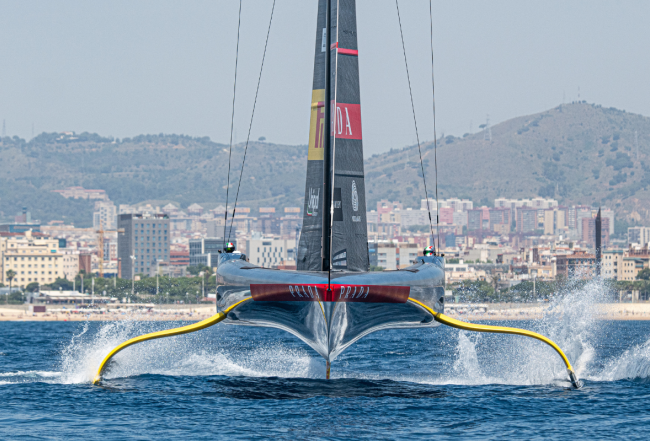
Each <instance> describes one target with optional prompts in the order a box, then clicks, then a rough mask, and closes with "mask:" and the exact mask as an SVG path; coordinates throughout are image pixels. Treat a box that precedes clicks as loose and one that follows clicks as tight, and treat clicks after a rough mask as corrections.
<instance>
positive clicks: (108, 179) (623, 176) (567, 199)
mask: <svg viewBox="0 0 650 441" xmlns="http://www.w3.org/2000/svg"><path fill="white" fill-rule="evenodd" d="M635 132H636V134H637V135H636V136H637V137H638V146H639V148H638V159H637V156H636V150H637V149H636V138H635ZM491 134H492V140H491V141H488V140H485V139H484V138H485V133H484V132H483V131H482V132H479V133H474V134H467V135H465V136H464V137H462V138H457V137H453V136H447V137H444V138H442V139H440V140H439V141H438V172H439V178H438V189H439V196H440V197H441V198H447V197H452V196H457V197H465V198H470V199H472V200H474V201H475V202H476V203H486V204H487V203H491V202H492V200H493V199H494V198H495V197H498V196H503V197H512V198H524V197H533V196H537V195H539V196H548V197H555V198H557V199H559V200H560V202H561V203H563V204H579V203H584V204H595V205H598V204H599V203H600V204H602V205H607V206H609V207H612V208H614V209H615V210H616V211H617V215H618V216H619V217H621V218H625V219H627V220H629V221H633V222H638V223H646V224H647V223H650V212H649V209H650V189H649V186H650V118H647V117H644V116H640V115H634V114H630V113H627V112H625V111H621V110H617V109H613V108H603V107H600V106H597V105H591V104H586V103H584V102H582V103H574V104H567V105H562V106H559V107H556V108H554V109H551V110H548V111H546V112H542V113H539V114H535V115H530V116H523V117H519V118H514V119H511V120H508V121H505V122H503V123H500V124H497V125H495V126H493V127H491ZM422 153H423V160H424V164H425V173H426V176H427V184H428V189H429V194H430V196H433V194H434V188H435V184H434V182H435V181H434V177H435V173H434V170H435V167H434V156H433V143H427V144H425V145H423V152H422ZM242 157H243V145H242V144H239V145H237V146H235V147H234V149H233V160H232V164H233V165H232V170H231V187H230V201H233V200H234V196H235V193H236V191H237V179H238V176H239V170H240V168H241V162H242ZM306 161H307V148H306V146H285V145H276V144H270V143H263V142H254V143H251V144H250V145H249V150H248V157H247V160H246V169H245V173H244V179H243V181H242V185H241V190H240V197H239V201H240V202H239V203H240V204H241V205H242V206H248V207H252V208H256V207H259V206H276V207H283V206H301V205H302V198H303V196H304V182H305V167H306ZM227 166H228V146H226V145H222V144H218V143H214V142H212V141H210V139H209V138H207V137H205V138H193V137H189V136H183V135H162V134H161V135H140V136H137V137H135V138H125V139H122V140H116V139H112V138H104V137H101V136H99V135H96V134H89V133H82V134H78V135H77V134H70V133H68V134H59V133H51V134H47V133H43V134H41V135H39V136H37V137H35V138H34V139H32V140H31V141H29V142H26V141H25V140H23V139H20V138H18V137H14V138H8V137H6V138H2V139H1V140H0V218H2V219H3V220H5V221H6V220H12V219H13V216H14V215H15V214H16V213H17V212H19V211H20V210H21V208H22V207H23V206H27V207H28V209H29V210H30V211H31V212H32V215H33V217H34V218H37V219H41V220H42V221H49V220H52V219H62V220H66V221H72V222H74V223H75V225H78V226H86V225H89V224H90V223H91V213H92V205H93V204H92V203H90V202H87V201H79V200H76V201H75V200H67V199H65V198H63V197H62V196H60V195H58V194H54V193H51V190H56V189H62V188H64V187H68V186H83V187H85V188H90V189H104V190H106V191H107V193H108V195H109V197H110V198H111V200H113V201H115V203H116V204H124V203H128V204H133V203H137V202H141V201H144V200H164V201H176V202H178V203H180V205H181V206H182V207H187V206H188V205H190V204H191V203H193V202H198V203H200V204H205V205H206V206H214V205H216V204H217V203H223V202H224V201H225V191H226V190H225V189H226V182H227ZM366 176H367V184H366V187H367V192H368V195H367V196H368V208H369V209H372V208H374V207H375V203H376V202H377V201H378V200H380V199H390V200H401V201H402V202H403V203H404V204H405V205H406V206H411V207H418V206H419V205H420V199H421V198H423V197H424V191H423V185H422V179H421V172H420V163H419V156H418V152H417V146H411V147H406V148H402V149H392V150H391V151H389V152H387V153H384V154H381V155H374V156H372V157H370V158H368V159H367V160H366Z"/></svg>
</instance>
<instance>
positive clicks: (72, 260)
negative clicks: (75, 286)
mask: <svg viewBox="0 0 650 441" xmlns="http://www.w3.org/2000/svg"><path fill="white" fill-rule="evenodd" d="M61 251H63V268H62V269H63V277H64V278H65V279H68V280H74V278H75V277H77V274H79V252H78V251H76V250H74V251H72V250H65V249H63V250H61Z"/></svg>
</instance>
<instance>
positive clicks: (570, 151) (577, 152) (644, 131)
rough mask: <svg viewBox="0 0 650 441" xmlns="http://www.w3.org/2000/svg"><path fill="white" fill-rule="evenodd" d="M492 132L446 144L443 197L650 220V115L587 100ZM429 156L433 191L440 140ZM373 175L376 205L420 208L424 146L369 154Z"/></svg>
mask: <svg viewBox="0 0 650 441" xmlns="http://www.w3.org/2000/svg"><path fill="white" fill-rule="evenodd" d="M491 132H492V140H491V141H489V140H485V135H486V133H485V132H484V131H481V132H479V133H474V134H467V135H465V136H463V137H462V138H457V137H453V136H447V137H445V138H442V139H440V140H439V141H438V173H439V176H438V193H439V197H440V198H448V197H453V196H456V197H465V198H469V199H472V200H473V201H475V202H477V203H484V204H487V203H488V201H489V202H490V203H492V202H493V199H494V198H495V197H499V196H502V197H509V198H527V197H531V196H545V197H554V198H557V199H558V200H559V201H560V203H561V204H592V205H599V204H602V205H606V206H609V207H611V208H614V209H615V210H616V212H617V215H618V216H619V217H620V218H624V219H627V220H629V221H635V222H640V223H648V222H649V221H650V213H649V209H650V191H649V188H650V118H647V117H644V116H641V115H635V114H630V113H627V112H625V111H622V110H617V109H614V108H603V107H601V106H597V105H591V104H587V103H584V102H582V103H574V104H566V105H561V106H558V107H556V108H554V109H551V110H548V111H546V112H542V113H538V114H535V115H529V116H522V117H519V118H514V119H511V120H508V121H505V122H503V123H500V124H497V125H495V126H493V127H491ZM635 133H636V137H635ZM637 137H638V146H639V148H638V159H637V157H636V150H637V149H636V139H637ZM422 153H423V162H424V164H425V173H426V176H427V186H428V190H429V195H430V196H431V195H432V194H433V193H434V188H435V181H434V178H435V172H434V171H435V166H434V155H433V143H427V144H426V145H424V146H423V152H422ZM366 176H367V178H368V179H367V181H368V183H367V191H368V199H369V201H370V202H373V201H377V200H379V199H391V200H401V201H403V202H404V203H405V204H406V205H407V206H419V201H420V199H421V198H423V197H424V196H423V195H424V190H423V185H422V179H421V171H420V162H419V156H418V151H417V146H412V147H408V148H405V149H400V150H391V151H390V152H388V153H385V154H382V155H374V156H372V157H371V158H368V159H367V160H366Z"/></svg>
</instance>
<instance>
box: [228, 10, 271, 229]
mask: <svg viewBox="0 0 650 441" xmlns="http://www.w3.org/2000/svg"><path fill="white" fill-rule="evenodd" d="M274 11H275V0H273V6H272V7H271V17H270V18H269V28H268V30H267V31H266V42H265V43H264V54H263V55H262V65H261V66H260V75H259V77H258V78H257V89H256V90H255V100H254V101H253V111H252V112H251V120H250V123H249V125H248V135H247V136H246V146H245V147H244V158H243V159H242V163H241V171H240V172H239V183H238V184H237V195H236V196H235V206H234V207H233V209H232V217H231V218H230V229H229V230H228V242H230V235H231V234H232V224H233V222H234V220H235V210H236V209H237V201H238V200H239V189H240V187H241V179H242V176H244V165H245V164H246V153H247V152H248V143H249V141H250V138H251V129H252V128H253V117H254V116H255V106H256V105H257V95H258V94H259V91H260V82H261V81H262V71H263V70H264V59H265V58H266V48H267V47H268V45H269V35H270V34H271V24H272V23H273V12H274ZM224 236H225V227H224Z"/></svg>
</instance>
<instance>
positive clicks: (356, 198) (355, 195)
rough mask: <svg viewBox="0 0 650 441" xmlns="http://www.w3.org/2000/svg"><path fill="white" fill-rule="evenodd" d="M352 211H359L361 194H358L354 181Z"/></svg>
mask: <svg viewBox="0 0 650 441" xmlns="http://www.w3.org/2000/svg"><path fill="white" fill-rule="evenodd" d="M352 209H353V210H354V211H359V194H358V193H357V183H356V182H354V181H352Z"/></svg>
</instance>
